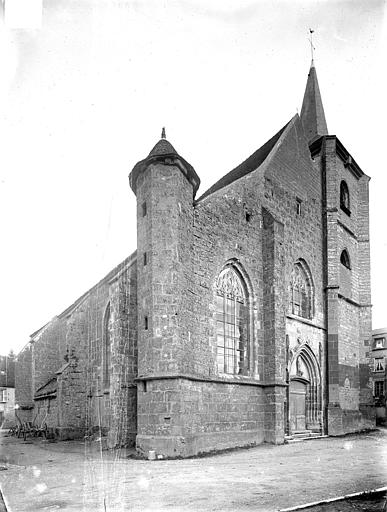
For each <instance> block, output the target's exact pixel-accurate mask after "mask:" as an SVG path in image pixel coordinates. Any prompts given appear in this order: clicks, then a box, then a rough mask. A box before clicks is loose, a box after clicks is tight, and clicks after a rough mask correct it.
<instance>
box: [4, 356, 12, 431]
mask: <svg viewBox="0 0 387 512" xmlns="http://www.w3.org/2000/svg"><path fill="white" fill-rule="evenodd" d="M14 421H15V358H14V356H13V355H12V354H11V355H9V356H0V426H1V427H2V428H4V427H5V428H6V427H8V426H9V425H11V424H13V423H14Z"/></svg>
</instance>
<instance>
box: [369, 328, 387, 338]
mask: <svg viewBox="0 0 387 512" xmlns="http://www.w3.org/2000/svg"><path fill="white" fill-rule="evenodd" d="M381 334H385V335H386V336H387V327H380V328H379V329H372V337H375V336H376V337H377V336H380V335H381Z"/></svg>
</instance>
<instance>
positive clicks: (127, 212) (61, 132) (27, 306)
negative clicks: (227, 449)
mask: <svg viewBox="0 0 387 512" xmlns="http://www.w3.org/2000/svg"><path fill="white" fill-rule="evenodd" d="M13 1H17V0H13ZM29 1H30V2H32V1H33V0H29ZM39 1H41V0H37V4H38V3H39ZM1 2H2V3H3V4H4V0H0V4H1ZM5 2H9V4H8V6H10V5H11V2H12V0H5ZM30 5H32V4H30ZM384 14H385V3H384V2H382V1H372V0H361V1H356V0H352V1H333V0H329V1H328V0H326V1H315V0H306V1H305V2H302V1H295V0H292V1H278V0H272V1H260V0H254V1H253V0H249V1H248V0H245V1H241V0H239V1H230V0H211V1H209V0H165V1H162V0H43V10H42V19H41V27H40V28H22V29H15V28H12V26H15V24H13V25H12V23H10V22H9V19H10V18H8V19H7V18H6V17H5V18H4V19H5V22H3V23H2V24H1V28H0V73H1V76H0V137H1V139H0V140H1V148H0V218H1V224H0V229H1V233H0V234H1V255H0V272H1V281H0V282H1V297H0V300H1V304H0V311H1V348H0V353H2V354H5V353H7V352H8V351H9V349H10V348H13V349H14V350H15V351H18V350H20V349H21V348H22V347H23V346H24V345H25V344H26V343H27V342H28V339H29V335H30V334H31V333H32V332H34V331H35V330H37V329H38V328H40V327H41V326H42V325H44V324H45V323H47V322H48V321H49V320H50V319H51V318H52V317H53V316H54V315H56V314H59V313H60V312H61V311H63V310H64V309H65V308H66V307H67V306H69V305H70V304H71V303H72V302H74V300H75V299H77V298H78V297H79V296H80V295H81V294H82V293H84V292H85V291H86V290H87V289H89V288H90V287H91V286H93V285H94V284H95V283H96V282H97V281H98V280H99V279H101V278H102V277H103V276H104V275H105V274H106V273H107V272H108V271H109V270H110V269H111V268H113V267H114V266H115V265H117V264H118V263H119V262H120V261H122V260H123V259H124V258H125V257H126V256H128V255H129V254H130V253H131V252H133V251H134V250H135V248H136V231H135V222H136V219H135V203H136V201H135V196H134V194H133V193H132V191H131V190H130V188H129V185H128V178H127V176H128V174H129V172H130V170H131V169H132V167H133V166H134V164H135V163H136V162H137V161H138V160H141V159H143V158H145V156H146V155H147V154H148V153H149V151H150V150H151V148H152V147H153V145H154V144H155V143H156V142H157V140H158V139H159V137H160V133H161V128H162V127H163V126H166V131H167V138H168V140H170V142H171V143H172V144H173V145H174V147H175V148H176V150H177V151H178V152H179V153H180V154H181V155H182V156H183V157H184V158H185V159H186V160H188V162H189V163H190V164H192V165H193V166H194V168H195V170H196V172H197V173H198V175H199V176H200V178H201V180H202V185H201V188H200V190H199V194H201V193H202V192H204V191H205V190H206V189H207V188H208V187H209V186H210V185H211V184H213V183H214V182H215V181H217V180H218V179H219V178H220V177H221V176H223V175H224V174H225V173H227V172H228V171H230V170H231V169H232V168H233V167H235V166H236V165H237V164H239V163H240V162H241V161H242V160H244V159H245V158H247V157H248V156H249V155H250V154H251V153H252V152H253V151H255V150H256V149H257V148H258V147H260V146H261V145H262V144H263V143H264V142H266V140H267V139H269V138H270V137H271V136H272V135H273V134H274V133H276V132H277V131H278V130H279V129H280V128H281V127H282V126H283V125H284V124H285V123H286V122H287V121H289V119H290V118H291V117H292V116H293V115H294V114H295V113H296V112H297V111H300V109H301V103H302V97H303V93H304V89H305V84H306V79H307V74H308V69H309V66H310V47H309V43H308V39H307V38H308V28H309V27H312V28H314V29H315V34H314V35H315V47H316V50H315V62H316V68H317V74H318V79H319V84H320V90H321V94H322V98H323V103H324V108H325V114H326V118H327V123H328V129H329V133H330V134H334V135H337V136H338V137H339V138H340V140H341V141H342V143H343V144H344V145H345V147H346V148H347V150H348V151H349V152H350V153H351V154H352V155H353V157H354V158H355V160H356V161H357V162H358V164H359V165H360V167H361V168H362V169H363V171H364V172H365V173H366V174H368V175H369V176H371V178H372V180H371V184H370V190H371V192H370V194H371V196H370V203H371V243H372V248H371V257H372V291H373V297H372V299H373V304H374V309H373V315H374V321H373V326H374V328H378V327H383V326H387V308H386V307H385V305H386V301H385V299H384V292H385V290H387V271H386V264H385V262H386V255H387V230H386V227H385V218H386V215H385V210H384V207H385V203H386V183H387V178H386V175H387V166H386V163H385V158H384V149H385V146H386V129H385V119H386V100H385V98H386V90H387V83H386V82H387V81H386V71H385V69H386V41H387V37H386V36H387V34H386V25H385V16H384ZM23 23H24V25H23V26H24V27H27V26H28V23H26V22H25V20H24V21H23ZM23 23H21V24H23ZM16 25H17V23H16ZM32 26H34V24H32Z"/></svg>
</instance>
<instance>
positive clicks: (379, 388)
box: [374, 380, 384, 398]
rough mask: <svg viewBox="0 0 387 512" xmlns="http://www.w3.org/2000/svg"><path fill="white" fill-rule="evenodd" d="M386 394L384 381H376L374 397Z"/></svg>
mask: <svg viewBox="0 0 387 512" xmlns="http://www.w3.org/2000/svg"><path fill="white" fill-rule="evenodd" d="M382 396H384V381H382V380H379V381H376V382H374V397H375V398H380V397H382Z"/></svg>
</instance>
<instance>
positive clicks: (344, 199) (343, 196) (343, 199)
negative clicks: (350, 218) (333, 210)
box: [340, 181, 351, 215]
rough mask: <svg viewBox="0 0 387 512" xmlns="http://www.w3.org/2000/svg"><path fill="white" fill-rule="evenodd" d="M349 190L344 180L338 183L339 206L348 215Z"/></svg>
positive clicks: (349, 212)
mask: <svg viewBox="0 0 387 512" xmlns="http://www.w3.org/2000/svg"><path fill="white" fill-rule="evenodd" d="M349 206H350V205H349V190H348V185H347V184H346V182H345V181H342V182H341V183H340V208H341V209H342V210H343V211H344V212H345V213H346V214H347V215H350V214H351V211H350V209H349Z"/></svg>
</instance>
